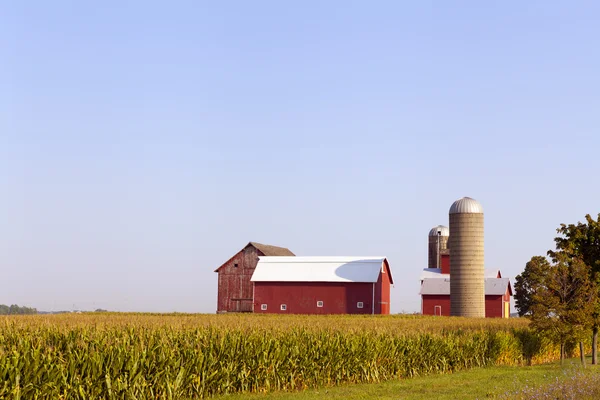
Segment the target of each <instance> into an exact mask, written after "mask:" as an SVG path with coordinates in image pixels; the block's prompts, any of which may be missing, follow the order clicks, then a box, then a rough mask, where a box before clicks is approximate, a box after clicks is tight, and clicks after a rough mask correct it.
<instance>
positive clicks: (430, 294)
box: [421, 272, 512, 318]
mask: <svg viewBox="0 0 600 400" xmlns="http://www.w3.org/2000/svg"><path fill="white" fill-rule="evenodd" d="M438 275H439V277H434V278H431V277H429V278H424V279H423V280H422V283H421V312H422V314H423V315H442V316H450V277H449V275H447V274H438ZM511 296H512V287H511V285H510V280H509V279H508V278H502V277H500V273H499V272H496V273H495V276H494V275H492V276H491V277H490V274H489V273H488V277H486V278H485V316H486V318H509V317H510V297H511Z"/></svg>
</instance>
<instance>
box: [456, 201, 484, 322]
mask: <svg viewBox="0 0 600 400" xmlns="http://www.w3.org/2000/svg"><path fill="white" fill-rule="evenodd" d="M450 232H452V235H451V236H450V240H449V247H450V315H455V316H462V317H481V318H483V317H485V278H484V260H483V207H481V204H479V203H478V202H477V200H474V199H472V198H470V197H463V198H462V199H459V200H456V201H455V202H454V204H452V207H450Z"/></svg>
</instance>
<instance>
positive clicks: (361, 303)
mask: <svg viewBox="0 0 600 400" xmlns="http://www.w3.org/2000/svg"><path fill="white" fill-rule="evenodd" d="M364 306H365V304H364V303H363V302H362V301H359V302H358V303H356V308H364Z"/></svg>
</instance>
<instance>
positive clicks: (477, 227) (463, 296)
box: [421, 197, 512, 318]
mask: <svg viewBox="0 0 600 400" xmlns="http://www.w3.org/2000/svg"><path fill="white" fill-rule="evenodd" d="M448 216H449V221H450V228H448V227H446V226H443V225H437V226H435V227H433V228H432V229H431V230H430V231H429V249H428V252H429V262H428V268H425V269H424V270H423V273H422V274H421V313H422V314H425V315H447V316H450V315H453V316H464V317H488V318H490V317H496V318H508V317H509V316H510V297H511V296H512V287H511V286H510V280H509V279H508V278H502V275H501V274H500V271H498V270H491V271H490V270H485V269H484V221H483V207H482V206H481V204H480V203H479V202H478V201H477V200H475V199H472V198H470V197H463V198H460V199H458V200H456V201H455V202H454V203H453V204H452V206H451V207H450V210H449V212H448Z"/></svg>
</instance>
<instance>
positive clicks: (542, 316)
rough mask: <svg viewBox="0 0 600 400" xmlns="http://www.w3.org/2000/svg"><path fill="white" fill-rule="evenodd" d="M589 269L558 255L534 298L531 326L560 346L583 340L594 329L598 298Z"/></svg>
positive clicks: (578, 261)
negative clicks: (592, 326) (595, 307)
mask: <svg viewBox="0 0 600 400" xmlns="http://www.w3.org/2000/svg"><path fill="white" fill-rule="evenodd" d="M589 268H590V267H589V266H588V265H586V264H585V263H584V262H583V261H582V260H581V259H578V258H576V259H570V258H569V257H568V256H566V255H564V254H562V253H559V254H557V261H556V263H555V264H553V265H551V267H550V269H549V270H548V271H547V273H546V274H545V279H544V280H543V282H541V283H540V285H539V286H537V287H536V288H535V290H534V292H533V294H532V304H531V323H532V326H533V327H534V328H535V329H537V330H539V331H542V332H544V333H546V334H547V335H548V336H549V337H551V338H552V339H554V340H555V341H556V342H557V343H562V344H564V343H566V342H567V341H568V340H582V338H583V336H584V335H585V333H586V332H587V331H588V330H589V328H590V327H591V319H590V315H591V313H592V311H593V309H594V306H595V303H596V301H597V296H596V289H595V285H594V283H593V282H592V281H591V280H590V273H589Z"/></svg>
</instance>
